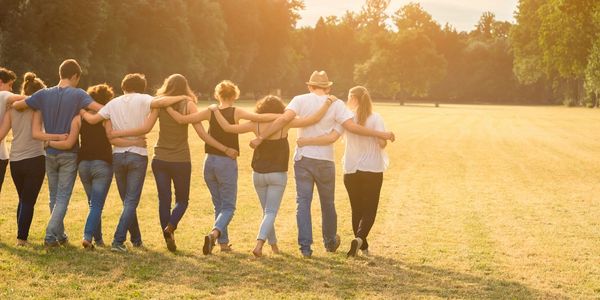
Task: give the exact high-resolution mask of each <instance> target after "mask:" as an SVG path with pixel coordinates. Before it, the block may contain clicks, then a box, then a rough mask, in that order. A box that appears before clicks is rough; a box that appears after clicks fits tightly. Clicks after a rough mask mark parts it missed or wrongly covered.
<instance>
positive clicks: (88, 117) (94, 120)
mask: <svg viewBox="0 0 600 300" xmlns="http://www.w3.org/2000/svg"><path fill="white" fill-rule="evenodd" d="M94 103H95V102H94ZM98 105H100V104H98ZM79 115H80V116H81V117H82V118H83V119H84V120H85V121H86V122H88V123H90V124H92V125H94V124H98V123H100V122H102V121H104V117H102V116H101V115H100V114H99V113H95V114H92V113H89V112H88V111H86V110H85V109H82V110H81V111H80V113H79Z"/></svg>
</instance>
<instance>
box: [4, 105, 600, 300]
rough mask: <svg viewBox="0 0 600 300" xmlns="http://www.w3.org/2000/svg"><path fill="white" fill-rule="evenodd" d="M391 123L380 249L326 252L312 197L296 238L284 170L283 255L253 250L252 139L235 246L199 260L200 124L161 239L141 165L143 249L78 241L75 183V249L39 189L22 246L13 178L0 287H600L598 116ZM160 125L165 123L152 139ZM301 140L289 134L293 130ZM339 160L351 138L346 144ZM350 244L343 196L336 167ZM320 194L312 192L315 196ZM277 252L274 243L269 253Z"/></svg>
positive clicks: (278, 293)
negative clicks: (179, 213) (185, 181)
mask: <svg viewBox="0 0 600 300" xmlns="http://www.w3.org/2000/svg"><path fill="white" fill-rule="evenodd" d="M376 110H377V111H379V112H380V113H381V114H382V115H383V117H384V118H385V120H386V122H387V126H388V128H391V129H393V130H394V131H395V132H396V135H397V137H398V141H396V143H394V144H393V145H391V147H390V148H389V149H388V153H389V155H390V159H391V161H392V166H391V168H390V169H389V171H388V172H387V173H386V174H385V181H384V186H383V191H382V198H381V205H380V210H379V216H378V219H377V220H376V224H375V226H374V228H373V231H372V233H371V243H372V251H373V252H374V254H375V256H374V257H372V258H358V259H351V260H347V259H346V258H345V256H344V254H343V253H338V254H334V255H330V254H329V255H328V254H326V253H325V251H324V249H323V247H322V243H321V242H320V240H321V237H320V232H321V229H320V226H319V225H320V211H319V206H318V205H313V218H314V221H313V223H314V225H315V226H314V228H313V231H314V235H315V241H316V243H315V245H314V249H315V255H314V258H313V259H311V260H306V259H302V258H301V256H300V255H299V252H298V250H297V245H296V233H297V231H296V221H295V217H294V216H295V200H294V199H295V193H294V190H295V186H294V180H293V179H292V178H293V176H290V180H289V183H288V188H287V190H286V194H285V198H284V202H283V204H282V208H281V212H280V214H279V217H278V220H277V224H276V228H277V230H278V236H279V238H280V247H281V248H282V250H283V251H284V252H285V254H283V255H280V256H273V255H270V254H268V255H267V257H265V258H263V259H260V260H255V259H253V258H252V256H251V253H250V250H251V249H252V247H253V244H254V239H255V236H256V232H257V229H258V225H259V222H260V218H261V213H260V209H259V204H258V201H257V199H256V195H255V193H254V188H253V186H252V182H251V177H250V176H251V175H250V174H251V173H250V166H249V161H250V158H251V151H250V149H249V148H247V147H246V146H245V145H247V142H248V141H249V139H250V136H249V135H246V136H243V137H242V138H241V144H242V145H243V147H242V148H243V149H242V156H241V157H240V159H239V165H240V180H239V195H238V209H237V212H236V216H235V217H234V219H233V222H232V224H231V227H230V228H231V229H230V235H231V240H232V243H233V247H234V249H235V252H233V253H231V254H224V253H218V251H217V253H216V254H215V255H213V256H209V257H205V256H202V254H201V252H200V247H201V243H202V239H201V238H200V237H201V236H202V235H203V234H204V233H205V232H207V231H208V230H209V229H210V227H211V225H212V218H213V215H212V204H211V202H210V198H209V194H208V191H207V189H206V186H205V184H204V181H203V179H202V176H201V170H202V159H203V154H202V152H203V151H202V145H203V144H202V143H201V142H200V141H199V139H198V138H196V136H195V134H194V135H191V136H193V138H191V139H190V141H191V143H192V151H193V154H192V158H193V161H194V164H193V175H192V182H193V184H192V193H191V203H190V207H189V209H188V212H187V214H186V216H185V217H184V219H183V221H182V222H181V224H180V229H179V230H178V232H177V238H178V246H179V248H180V251H179V252H178V253H177V254H171V253H169V252H167V251H166V248H165V246H164V244H163V241H162V235H161V234H160V228H159V227H160V226H159V222H158V211H157V208H158V203H157V202H158V201H157V199H156V189H155V184H154V179H153V176H152V174H151V171H150V170H149V171H148V176H147V178H146V183H145V184H146V185H145V188H144V194H143V198H142V201H141V204H140V208H139V212H138V214H139V216H140V219H141V220H140V222H141V224H142V234H143V238H144V241H145V243H146V245H147V247H148V250H147V251H132V253H128V254H125V255H121V254H115V253H111V252H110V251H108V250H107V249H100V250H98V251H94V252H86V251H84V250H82V249H81V248H80V247H79V246H78V245H79V244H78V243H75V242H78V241H79V238H80V236H81V235H82V230H83V224H84V220H85V217H86V215H87V207H86V201H85V198H84V194H83V190H82V187H81V185H80V184H79V183H77V185H76V188H75V192H74V195H73V198H72V200H71V205H70V210H69V213H68V215H67V218H66V228H67V231H68V232H69V233H70V235H71V238H72V240H73V243H74V246H72V247H67V248H63V249H60V250H57V251H52V252H51V253H46V252H45V251H44V250H43V248H42V247H41V246H40V245H41V242H42V239H43V232H44V229H45V225H46V222H47V220H48V215H49V210H48V207H47V189H46V187H44V188H43V189H42V194H41V195H40V198H39V201H38V205H37V211H36V215H35V218H34V222H33V225H32V231H31V237H30V240H31V242H33V243H34V244H35V245H34V246H33V247H32V248H24V249H22V248H16V247H14V246H13V244H14V235H15V233H16V224H15V220H14V219H15V211H16V203H17V201H16V193H15V190H14V186H13V184H12V182H11V180H10V176H7V179H6V181H5V183H4V188H3V191H2V195H1V201H0V278H2V279H1V280H0V298H26V297H35V298H57V297H69V298H75V297H86V298H133V297H140V298H197V297H208V298H240V297H242V298H384V299H387V298H407V297H411V298H413V297H414V298H519V299H521V298H600V233H599V232H600V230H599V228H600V227H599V226H600V223H599V222H600V221H599V220H600V184H599V181H600V156H599V155H598V153H599V149H600V138H599V135H598V132H600V113H599V112H598V111H596V110H587V109H566V108H562V107H509V106H442V107H440V108H433V107H426V106H406V107H400V106H397V105H391V104H381V105H378V106H377V107H376ZM155 138H156V132H154V133H153V134H152V135H151V140H154V139H155ZM292 139H293V137H292ZM336 147H337V159H340V158H341V151H342V147H343V145H341V144H338V145H337V146H336ZM337 173H338V178H337V180H338V185H337V189H336V193H337V209H338V214H339V220H338V222H339V233H340V234H341V236H342V241H343V244H342V251H344V252H345V250H346V249H347V247H348V242H349V240H350V239H351V227H350V209H349V204H348V201H347V195H346V192H345V190H344V188H343V184H341V174H340V168H339V167H338V172H337ZM314 204H318V201H315V203H314ZM121 207H122V206H121V203H120V200H119V198H118V195H117V191H116V186H114V185H113V188H112V189H111V192H110V195H109V199H108V201H107V205H106V209H105V213H104V218H103V221H104V236H105V239H106V240H107V242H110V241H111V239H112V233H113V230H114V228H115V226H116V222H117V219H118V215H119V213H120V210H121ZM267 253H269V250H267Z"/></svg>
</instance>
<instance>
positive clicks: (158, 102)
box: [150, 96, 191, 108]
mask: <svg viewBox="0 0 600 300" xmlns="http://www.w3.org/2000/svg"><path fill="white" fill-rule="evenodd" d="M186 100H191V99H190V97H188V96H164V97H156V98H154V100H152V103H150V108H164V107H167V106H171V105H173V104H175V103H177V102H180V101H186Z"/></svg>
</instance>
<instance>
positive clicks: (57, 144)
mask: <svg viewBox="0 0 600 300" xmlns="http://www.w3.org/2000/svg"><path fill="white" fill-rule="evenodd" d="M80 129H81V117H80V116H79V115H77V116H75V118H73V121H71V132H69V136H68V137H67V139H66V140H64V141H48V147H52V148H54V149H59V150H69V149H72V148H73V146H75V143H76V142H77V141H78V140H79V130H80Z"/></svg>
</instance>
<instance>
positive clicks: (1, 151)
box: [0, 91, 14, 160]
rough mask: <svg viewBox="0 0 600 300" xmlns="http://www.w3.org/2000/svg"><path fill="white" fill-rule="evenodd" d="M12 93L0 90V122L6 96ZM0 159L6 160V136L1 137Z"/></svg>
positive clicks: (0, 121)
mask: <svg viewBox="0 0 600 300" xmlns="http://www.w3.org/2000/svg"><path fill="white" fill-rule="evenodd" d="M12 95H14V94H13V93H11V92H8V91H0V124H2V121H3V120H4V115H5V113H6V102H8V98H9V97H10V96H12ZM0 159H2V160H6V159H8V147H6V138H3V139H2V141H0Z"/></svg>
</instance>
